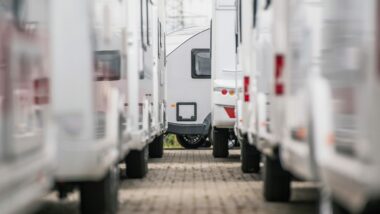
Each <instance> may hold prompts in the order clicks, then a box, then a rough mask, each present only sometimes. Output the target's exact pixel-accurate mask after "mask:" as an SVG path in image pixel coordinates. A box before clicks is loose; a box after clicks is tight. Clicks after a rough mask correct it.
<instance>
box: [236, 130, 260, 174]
mask: <svg viewBox="0 0 380 214" xmlns="http://www.w3.org/2000/svg"><path fill="white" fill-rule="evenodd" d="M240 149H241V155H240V160H241V170H242V171H243V172H244V173H258V172H259V171H260V161H261V154H260V152H259V150H257V148H256V146H253V145H250V144H249V143H248V140H247V138H246V137H245V138H243V139H242V140H241V141H240Z"/></svg>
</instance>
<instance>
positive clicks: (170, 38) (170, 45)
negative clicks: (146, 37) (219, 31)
mask: <svg viewBox="0 0 380 214" xmlns="http://www.w3.org/2000/svg"><path fill="white" fill-rule="evenodd" d="M208 29H209V27H191V28H185V29H181V30H178V31H174V32H171V33H169V34H168V35H167V36H166V50H167V56H169V55H170V54H171V53H172V52H173V51H174V50H175V49H177V48H178V47H179V46H181V45H182V44H183V43H185V42H186V41H187V40H189V39H191V38H192V37H194V36H195V35H197V34H200V33H202V32H204V31H206V30H208Z"/></svg>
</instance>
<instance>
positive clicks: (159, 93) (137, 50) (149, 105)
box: [126, 0, 166, 177]
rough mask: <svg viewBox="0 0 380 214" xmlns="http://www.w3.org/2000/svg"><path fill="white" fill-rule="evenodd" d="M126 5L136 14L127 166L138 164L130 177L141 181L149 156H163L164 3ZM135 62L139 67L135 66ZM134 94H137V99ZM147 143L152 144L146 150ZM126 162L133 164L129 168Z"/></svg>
mask: <svg viewBox="0 0 380 214" xmlns="http://www.w3.org/2000/svg"><path fill="white" fill-rule="evenodd" d="M129 4H130V5H131V6H130V7H129V8H132V10H134V11H131V13H130V14H135V16H129V17H130V29H131V30H130V33H131V35H132V38H131V39H133V43H130V44H131V49H130V52H129V53H130V54H131V55H132V56H133V58H132V59H130V61H129V62H130V64H133V65H132V67H133V68H132V69H134V70H136V69H137V71H138V76H137V79H135V78H136V77H135V76H133V79H130V81H131V83H130V85H131V88H129V90H130V92H129V93H130V99H129V103H128V109H130V113H129V116H130V118H129V119H127V129H129V130H130V135H129V139H131V140H130V148H131V152H130V155H129V157H127V160H126V163H127V168H128V165H131V166H132V167H134V166H136V165H135V164H133V163H135V162H136V161H137V160H138V161H139V163H140V165H139V166H137V167H138V169H137V171H139V173H137V174H134V175H133V174H130V175H129V177H143V176H145V174H146V172H147V169H148V166H147V162H148V156H150V157H157V158H159V157H162V155H163V133H164V132H165V129H166V125H165V124H166V121H165V105H166V104H165V100H164V98H165V96H164V93H165V87H166V86H165V82H164V71H165V57H164V56H165V45H164V43H165V24H164V23H165V2H164V1H161V0H157V1H150V0H142V1H135V2H129ZM136 17H138V18H136ZM136 29H139V30H138V31H136ZM136 42H137V43H136ZM132 47H133V48H132ZM132 52H133V53H132ZM137 62H138V65H135V64H136V63H137ZM133 72H134V71H133ZM135 92H138V94H137V96H136V95H135V94H134V93H135ZM136 100H137V107H136V103H135V102H136ZM129 126H130V128H128V127H129ZM141 142H143V143H141ZM149 143H151V144H150V145H149V146H148V144H149ZM129 162H131V163H132V164H128V163H129ZM130 169H131V168H130ZM133 171H135V170H133ZM130 172H131V171H130ZM127 173H128V170H127Z"/></svg>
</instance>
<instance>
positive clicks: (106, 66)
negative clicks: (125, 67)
mask: <svg viewBox="0 0 380 214" xmlns="http://www.w3.org/2000/svg"><path fill="white" fill-rule="evenodd" d="M120 71H121V57H120V52H119V51H96V53H95V76H96V80H97V81H103V80H120V76H121V72H120Z"/></svg>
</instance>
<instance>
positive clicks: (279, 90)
mask: <svg viewBox="0 0 380 214" xmlns="http://www.w3.org/2000/svg"><path fill="white" fill-rule="evenodd" d="M284 67H285V57H284V56H283V55H281V54H278V55H276V58H275V76H274V77H275V79H274V91H275V94H276V95H277V96H281V95H283V94H284V82H283V75H284Z"/></svg>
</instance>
